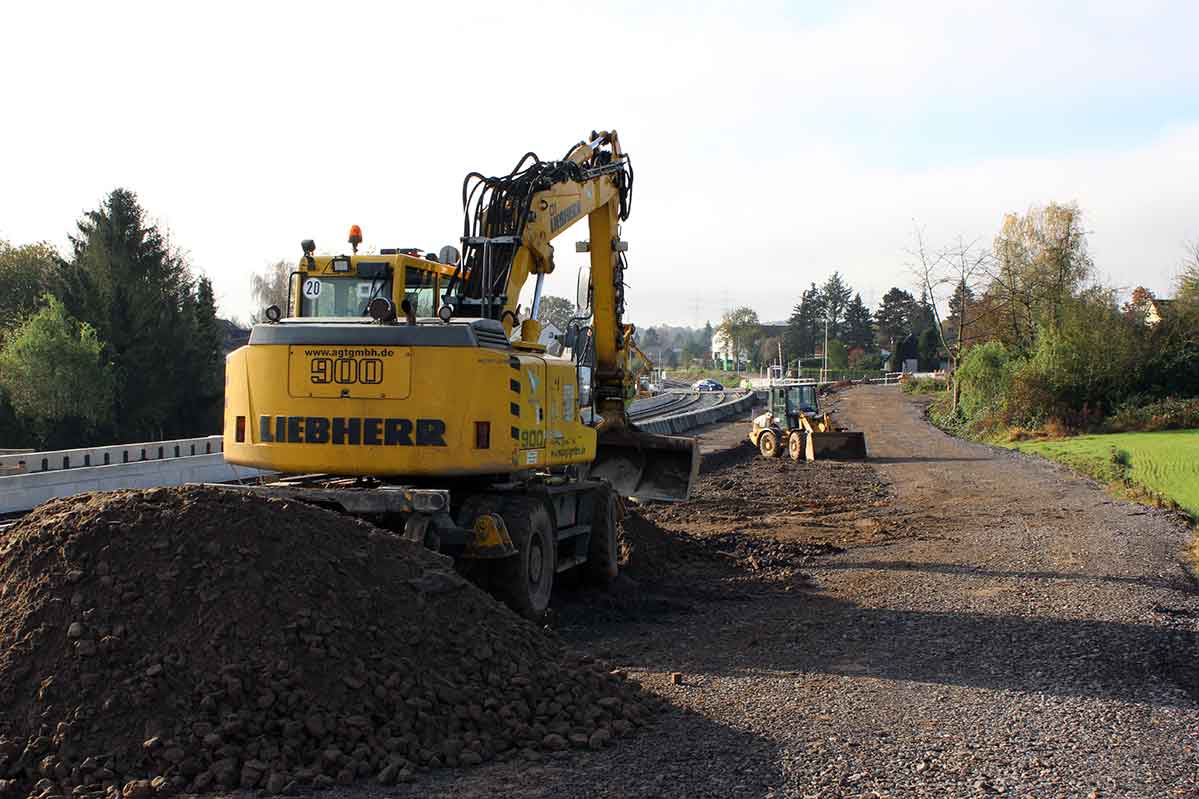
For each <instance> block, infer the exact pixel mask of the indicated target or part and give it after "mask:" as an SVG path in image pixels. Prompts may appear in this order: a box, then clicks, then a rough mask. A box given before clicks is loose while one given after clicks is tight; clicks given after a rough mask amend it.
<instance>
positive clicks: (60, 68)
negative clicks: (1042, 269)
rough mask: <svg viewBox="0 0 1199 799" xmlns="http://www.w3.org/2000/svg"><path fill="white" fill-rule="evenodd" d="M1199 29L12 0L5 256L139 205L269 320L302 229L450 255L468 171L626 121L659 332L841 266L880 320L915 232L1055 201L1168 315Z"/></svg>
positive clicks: (557, 153)
mask: <svg viewBox="0 0 1199 799" xmlns="http://www.w3.org/2000/svg"><path fill="white" fill-rule="evenodd" d="M1197 28H1199V4H1196V3H1194V2H1176V3H1169V2H1162V3H1155V2H1136V3H1129V2H1127V0H1124V1H1123V2H1104V1H1103V0H1098V1H1096V2H1085V3H1084V2H1071V3H1057V2H1047V1H1046V0H1039V1H1038V2H1020V1H1018V0H1017V1H1015V2H1003V3H977V4H972V5H971V6H970V7H967V4H963V3H949V2H945V3H932V2H929V3H922V2H904V3H899V2H877V3H876V2H862V3H854V2H848V3H815V2H810V3H809V2H801V3H779V2H761V3H753V2H741V3H715V2H711V3H709V2H681V1H680V2H660V3H653V4H650V3H642V2H622V1H621V0H613V2H608V3H605V4H594V3H588V4H583V3H571V2H565V1H564V0H559V2H555V3H538V2H524V0H511V1H510V2H505V3H493V2H477V3H476V2H453V0H445V2H440V3H410V2H390V3H377V4H374V3H353V2H340V3H328V2H325V3H305V2H288V3H269V2H254V3H246V2H241V3H223V2H206V3H203V4H198V3H197V4H186V5H185V4H178V3H162V2H154V3H134V2H122V1H121V0H113V2H110V3H55V2H46V1H44V2H39V3H7V4H4V6H3V8H2V9H0V43H2V44H0V75H2V76H3V78H0V80H2V81H3V86H4V91H3V96H4V100H5V109H6V113H5V122H4V125H3V127H2V131H3V132H0V239H5V240H8V241H10V242H12V243H14V244H16V243H26V242H32V241H41V240H45V241H49V242H51V243H53V244H55V245H57V246H59V247H60V248H63V249H65V248H66V247H67V236H68V235H69V234H70V233H71V232H72V230H73V228H74V222H75V220H76V219H78V218H79V217H80V215H81V214H83V213H84V212H85V211H87V210H88V209H90V208H94V207H96V206H97V205H98V204H99V202H100V200H101V199H102V198H103V196H104V195H105V194H106V193H107V192H109V191H110V190H111V189H113V188H114V187H117V186H123V187H126V188H129V189H132V190H134V191H135V192H137V194H138V196H139V197H140V199H141V201H142V204H143V205H144V207H145V208H146V209H147V212H148V213H149V215H150V217H151V218H152V219H153V220H154V221H156V222H157V223H158V224H161V225H164V226H165V227H167V228H168V229H169V230H170V233H171V239H172V241H173V243H174V244H175V245H176V246H178V247H179V248H181V249H182V250H184V251H185V252H186V253H187V254H188V256H189V258H190V260H191V263H192V265H193V268H194V269H195V270H196V271H197V272H201V273H204V274H207V275H208V276H209V277H211V278H212V280H213V282H214V286H215V289H216V295H217V301H218V304H219V311H220V313H221V314H222V315H223V316H227V317H235V318H239V319H242V320H246V319H248V318H249V316H250V313H251V312H252V311H253V310H255V309H253V308H252V307H251V298H250V275H251V274H252V273H253V272H255V271H260V270H262V269H264V268H265V267H266V266H267V265H268V264H270V263H272V262H274V261H276V260H279V259H281V258H283V259H291V260H294V259H295V258H296V257H297V256H298V255H299V253H300V241H301V240H303V239H306V238H312V239H314V240H315V241H316V243H317V247H318V251H320V252H344V251H346V250H347V249H348V245H347V244H345V238H346V234H347V231H348V229H349V226H350V225H351V224H358V225H361V226H362V228H363V231H364V238H365V244H366V246H367V247H393V246H398V247H421V248H425V249H428V250H432V251H436V250H437V249H439V248H440V247H441V246H442V245H444V244H453V243H456V242H457V239H458V237H459V236H460V235H461V231H462V204H461V185H462V179H463V177H464V176H465V175H466V173H467V172H469V171H472V170H478V171H480V172H484V173H487V174H501V173H506V172H507V171H509V170H510V169H511V167H512V166H513V165H514V164H515V162H516V161H517V159H518V158H519V157H520V156H521V155H522V154H523V153H525V152H527V151H529V150H533V151H535V152H537V153H538V154H540V155H541V156H542V157H543V158H555V157H561V154H563V153H565V152H566V150H567V149H568V148H569V146H570V145H572V144H573V143H575V142H577V141H579V140H580V139H582V138H584V137H585V136H587V134H589V133H590V131H592V130H595V129H615V130H617V131H618V132H619V134H620V138H621V142H622V144H623V146H624V148H625V149H626V150H627V151H628V152H629V153H630V155H631V156H632V159H633V165H634V168H635V170H636V183H635V192H634V200H633V208H632V216H631V218H630V219H629V221H628V222H627V223H625V226H624V230H623V237H624V238H625V239H626V240H628V242H629V253H628V255H629V265H630V269H629V271H628V273H627V278H626V279H627V282H628V284H629V289H628V292H627V297H628V313H627V314H626V316H627V318H629V319H631V320H633V321H636V322H637V323H638V324H640V325H643V326H644V325H649V324H658V323H670V324H679V325H696V324H703V322H704V321H707V320H710V321H712V322H713V323H714V324H715V323H716V322H718V321H719V318H720V315H721V313H722V312H723V311H724V310H726V309H728V308H730V307H733V306H740V305H748V306H751V307H753V308H755V309H756V310H757V311H758V313H759V316H760V317H761V318H762V319H763V320H768V321H769V320H781V319H785V318H786V317H787V315H788V314H789V313H790V309H791V307H792V306H793V305H794V304H795V302H796V301H797V300H798V298H799V295H800V292H801V291H802V290H803V289H804V288H805V287H806V286H807V285H808V284H809V283H811V282H817V283H820V282H823V280H824V279H825V278H826V277H827V276H828V275H829V274H830V273H831V272H832V271H833V270H839V271H840V272H841V273H842V275H843V276H844V277H845V279H846V280H847V282H849V283H850V284H851V285H852V286H853V287H854V288H856V289H857V290H859V291H860V292H861V293H862V297H863V299H864V300H865V301H866V302H867V303H868V304H870V305H871V306H872V307H874V306H877V303H878V301H879V299H880V298H881V297H882V295H883V294H884V293H885V292H886V291H887V289H888V288H890V287H891V286H900V287H903V288H908V289H914V287H915V283H916V281H915V278H914V277H913V276H912V275H911V273H910V270H909V268H908V265H907V264H908V262H909V261H910V257H909V255H908V254H907V252H906V251H907V250H908V249H909V248H910V247H911V246H912V240H913V231H914V230H915V229H916V228H917V227H919V228H920V229H922V230H923V232H924V236H925V238H926V240H927V241H928V242H929V243H930V244H931V245H932V246H934V247H937V246H940V245H944V244H949V243H951V242H953V241H956V240H957V239H958V238H959V237H961V238H963V239H964V240H966V241H969V242H977V243H978V244H979V246H984V247H985V246H989V243H990V241H991V240H992V238H993V237H994V235H995V232H996V231H997V230H998V228H999V226H1000V224H1001V222H1002V219H1003V216H1004V214H1005V213H1008V212H1023V211H1025V210H1027V209H1028V208H1030V207H1032V206H1036V205H1044V204H1046V203H1048V202H1051V201H1058V202H1076V203H1078V205H1079V206H1080V207H1081V209H1082V210H1083V213H1084V222H1085V226H1086V229H1087V230H1088V231H1089V245H1090V251H1091V254H1092V257H1093V258H1094V261H1095V265H1096V269H1097V272H1098V274H1099V276H1100V277H1101V278H1102V279H1103V280H1105V281H1107V282H1109V283H1111V284H1113V285H1116V286H1118V287H1122V288H1125V289H1130V288H1131V287H1133V286H1136V285H1145V286H1147V287H1148V288H1150V289H1152V290H1153V291H1155V292H1156V293H1158V294H1159V295H1163V296H1169V294H1170V290H1171V288H1172V284H1173V278H1174V276H1175V274H1176V273H1177V271H1178V268H1179V264H1180V261H1181V259H1182V257H1183V246H1184V244H1185V242H1186V241H1188V240H1194V239H1199V202H1197V200H1199V90H1196V89H1197V87H1199V48H1196V47H1195V46H1194V31H1195V30H1196V29H1197ZM585 235H586V227H585V225H579V226H576V227H575V228H574V229H573V230H571V231H569V232H567V233H566V234H565V235H563V236H562V237H560V238H559V239H558V240H557V242H556V245H557V253H558V257H557V259H556V262H557V270H556V272H555V273H554V274H553V275H551V276H550V277H549V279H548V281H547V291H548V292H549V293H554V294H561V295H564V296H573V295H574V284H575V280H576V275H577V270H578V268H579V266H581V265H582V263H583V258H584V257H585V256H583V255H578V254H576V253H575V251H574V246H573V242H574V241H575V240H576V239H582V238H585ZM526 293H527V289H526Z"/></svg>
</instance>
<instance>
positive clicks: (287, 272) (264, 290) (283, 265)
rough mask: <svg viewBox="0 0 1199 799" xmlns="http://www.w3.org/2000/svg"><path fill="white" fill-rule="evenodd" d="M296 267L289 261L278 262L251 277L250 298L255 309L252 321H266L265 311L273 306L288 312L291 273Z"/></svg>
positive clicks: (251, 315)
mask: <svg viewBox="0 0 1199 799" xmlns="http://www.w3.org/2000/svg"><path fill="white" fill-rule="evenodd" d="M293 271H295V267H294V266H292V265H291V264H290V263H288V262H287V261H276V262H275V263H273V264H271V265H270V266H268V267H267V268H266V269H264V270H263V271H262V272H254V273H253V274H251V275H250V296H251V297H252V298H253V303H254V308H255V309H256V310H255V311H253V312H252V313H251V314H250V321H251V322H253V323H255V324H257V323H258V322H261V321H262V320H263V319H265V318H266V317H265V315H264V313H263V312H264V311H265V310H266V309H267V308H269V307H270V306H272V305H278V306H279V307H280V308H282V309H283V310H284V313H285V314H286V312H287V289H288V284H289V283H290V282H291V273H292V272H293Z"/></svg>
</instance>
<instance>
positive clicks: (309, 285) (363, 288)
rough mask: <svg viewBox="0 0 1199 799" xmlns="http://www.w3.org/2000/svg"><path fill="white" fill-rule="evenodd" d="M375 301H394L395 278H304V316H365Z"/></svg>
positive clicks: (302, 282)
mask: <svg viewBox="0 0 1199 799" xmlns="http://www.w3.org/2000/svg"><path fill="white" fill-rule="evenodd" d="M375 297H384V298H386V299H388V300H390V299H391V278H389V277H376V278H365V277H357V276H349V275H347V276H345V277H336V276H333V275H321V276H319V277H318V276H316V275H311V276H302V277H301V280H300V316H363V315H364V314H366V306H367V305H368V304H370V301H371V300H372V299H374V298H375Z"/></svg>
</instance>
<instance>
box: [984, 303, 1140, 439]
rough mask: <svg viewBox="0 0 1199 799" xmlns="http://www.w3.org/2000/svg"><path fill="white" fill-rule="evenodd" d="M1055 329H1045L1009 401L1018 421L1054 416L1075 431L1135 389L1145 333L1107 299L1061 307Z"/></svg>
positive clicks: (1019, 376)
mask: <svg viewBox="0 0 1199 799" xmlns="http://www.w3.org/2000/svg"><path fill="white" fill-rule="evenodd" d="M1062 313H1063V318H1062V320H1061V322H1060V324H1059V325H1058V327H1057V328H1056V329H1051V328H1042V329H1041V330H1040V331H1039V333H1038V336H1037V344H1036V347H1035V348H1034V350H1033V353H1032V357H1031V358H1030V359H1029V361H1028V363H1027V364H1026V365H1025V366H1024V367H1023V368H1022V369H1021V370H1020V373H1019V375H1018V376H1017V379H1016V381H1015V385H1014V386H1013V388H1014V389H1016V390H1017V391H1018V392H1019V393H1020V394H1021V396H1013V397H1010V398H1009V406H1008V407H1009V409H1010V410H1011V411H1012V413H1013V415H1015V416H1016V417H1018V418H1019V419H1020V421H1025V422H1030V421H1034V420H1035V421H1038V422H1039V421H1044V420H1045V419H1048V418H1050V417H1053V416H1059V417H1062V418H1063V419H1065V420H1066V422H1067V424H1070V425H1072V426H1075V427H1086V426H1089V425H1091V424H1093V423H1094V422H1095V421H1097V420H1098V419H1100V418H1102V416H1103V414H1104V412H1105V411H1110V410H1112V409H1113V408H1114V407H1115V405H1116V404H1118V403H1119V402H1121V401H1123V400H1124V399H1125V398H1126V397H1127V396H1128V395H1129V393H1130V392H1131V391H1132V390H1133V388H1134V387H1135V385H1136V381H1137V373H1138V371H1139V369H1140V364H1141V361H1142V347H1141V341H1142V339H1143V337H1144V330H1143V329H1138V328H1137V327H1136V325H1135V323H1132V322H1129V321H1128V320H1127V319H1125V318H1124V317H1123V316H1121V315H1120V314H1119V312H1118V311H1117V310H1116V307H1115V305H1114V303H1112V302H1111V301H1110V297H1108V296H1107V295H1096V296H1093V297H1085V298H1082V299H1080V300H1076V301H1074V302H1072V303H1069V304H1068V305H1066V306H1064V307H1063V311H1062Z"/></svg>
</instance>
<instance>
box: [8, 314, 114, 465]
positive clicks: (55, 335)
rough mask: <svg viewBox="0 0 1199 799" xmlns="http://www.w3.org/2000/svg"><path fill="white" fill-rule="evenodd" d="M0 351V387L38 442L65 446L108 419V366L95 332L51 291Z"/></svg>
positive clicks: (109, 376) (104, 424)
mask: <svg viewBox="0 0 1199 799" xmlns="http://www.w3.org/2000/svg"><path fill="white" fill-rule="evenodd" d="M43 302H44V304H45V307H44V308H42V310H40V311H38V312H37V313H35V314H33V315H32V316H31V317H29V319H28V320H27V321H25V322H24V323H23V324H22V325H20V326H18V327H17V328H16V329H15V330H14V331H13V333H12V335H11V336H10V337H9V339H8V341H7V342H6V343H5V345H4V349H3V350H0V388H2V389H3V391H4V393H5V394H6V395H7V398H8V401H9V402H10V403H11V405H12V408H13V410H14V411H15V413H16V415H17V416H18V417H19V418H20V419H21V420H23V421H24V422H25V423H26V424H27V425H28V426H29V428H30V429H31V430H32V431H33V433H34V438H35V439H36V442H37V445H38V446H46V447H69V446H72V445H74V444H75V443H77V442H78V440H79V438H81V437H86V436H87V435H88V434H89V432H90V431H94V430H96V429H99V428H103V427H105V426H107V425H108V424H109V422H110V421H111V419H112V410H113V406H112V398H113V380H112V370H111V368H110V366H109V364H108V362H107V360H106V359H105V357H104V349H105V348H104V344H103V342H101V341H100V339H99V337H98V336H97V335H96V330H95V329H94V328H93V327H92V326H91V325H87V324H82V323H80V322H79V321H78V320H77V319H75V318H74V317H73V316H71V315H70V314H69V313H68V312H67V309H66V307H65V306H64V305H63V303H62V302H61V301H60V300H59V299H58V298H56V297H54V296H53V295H45V297H44V298H43Z"/></svg>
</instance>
